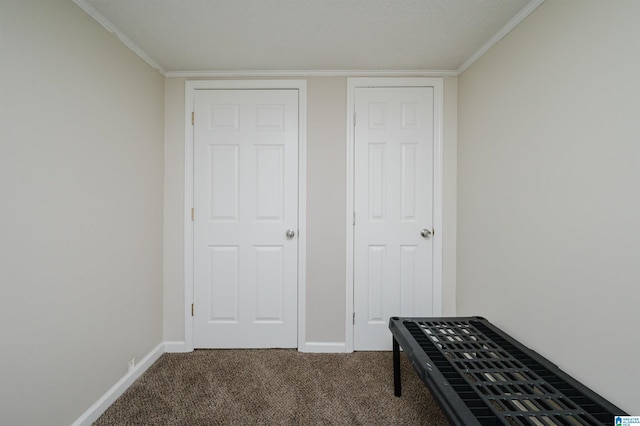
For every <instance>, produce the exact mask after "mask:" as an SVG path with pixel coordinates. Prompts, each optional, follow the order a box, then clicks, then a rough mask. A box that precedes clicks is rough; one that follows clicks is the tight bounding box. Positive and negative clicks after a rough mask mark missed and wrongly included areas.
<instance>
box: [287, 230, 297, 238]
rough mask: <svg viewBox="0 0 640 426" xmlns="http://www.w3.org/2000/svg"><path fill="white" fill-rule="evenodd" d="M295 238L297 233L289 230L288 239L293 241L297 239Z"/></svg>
mask: <svg viewBox="0 0 640 426" xmlns="http://www.w3.org/2000/svg"><path fill="white" fill-rule="evenodd" d="M295 236H296V232H295V231H294V230H293V229H289V230H288V231H287V238H288V239H292V238H293V237H295Z"/></svg>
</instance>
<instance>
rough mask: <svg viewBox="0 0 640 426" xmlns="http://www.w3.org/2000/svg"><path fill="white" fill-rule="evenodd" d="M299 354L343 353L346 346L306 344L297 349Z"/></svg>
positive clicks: (329, 343)
mask: <svg viewBox="0 0 640 426" xmlns="http://www.w3.org/2000/svg"><path fill="white" fill-rule="evenodd" d="M298 351H300V352H311V353H345V352H346V351H347V345H346V344H345V343H344V342H306V343H304V344H303V345H301V346H299V347H298Z"/></svg>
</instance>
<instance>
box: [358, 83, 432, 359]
mask: <svg viewBox="0 0 640 426" xmlns="http://www.w3.org/2000/svg"><path fill="white" fill-rule="evenodd" d="M360 87H432V88H433V102H434V105H433V114H434V117H433V124H434V135H433V227H434V230H435V233H434V235H433V295H432V296H433V299H432V300H433V315H434V316H440V315H442V241H443V238H442V237H443V235H442V234H443V226H442V190H443V189H442V185H443V182H442V179H443V177H442V176H443V164H444V158H443V145H442V144H443V130H442V129H443V115H442V114H443V102H444V101H443V99H444V98H443V87H444V84H443V80H442V78H385V77H380V78H375V77H372V78H348V79H347V153H346V154H347V212H346V213H347V215H346V224H347V241H346V243H347V264H346V271H347V274H346V283H347V285H346V288H347V294H346V314H347V316H346V318H345V323H346V331H345V339H346V348H345V350H346V352H353V313H354V309H353V302H354V296H353V289H354V282H353V279H354V278H353V273H354V270H353V266H354V265H353V260H354V253H353V250H354V241H353V239H354V232H353V217H354V200H353V197H354V173H355V166H354V161H355V156H354V149H355V143H354V131H353V130H354V129H353V128H354V123H353V116H354V111H355V103H354V99H355V97H354V96H355V89H356V88H360Z"/></svg>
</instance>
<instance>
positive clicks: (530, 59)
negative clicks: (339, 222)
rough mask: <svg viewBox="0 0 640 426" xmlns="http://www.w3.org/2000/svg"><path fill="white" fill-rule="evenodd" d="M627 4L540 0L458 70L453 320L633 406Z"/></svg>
mask: <svg viewBox="0 0 640 426" xmlns="http://www.w3.org/2000/svg"><path fill="white" fill-rule="evenodd" d="M639 16H640V2H637V1H622V0H617V1H614V2H604V1H583V0H563V1H555V0H548V1H546V2H545V3H544V4H543V5H542V6H541V7H540V8H538V9H537V10H536V11H535V12H534V13H533V14H531V15H530V16H529V17H528V18H527V19H526V20H525V21H524V22H523V23H522V24H520V25H519V26H518V27H517V28H516V29H515V30H514V31H513V32H511V33H510V34H509V35H507V36H506V37H505V38H504V39H502V41H500V42H499V43H498V44H497V45H496V46H494V47H493V48H492V49H491V50H490V51H489V52H488V53H487V54H485V55H484V56H483V57H482V58H481V59H480V60H479V61H477V62H476V63H475V64H473V65H472V66H471V67H470V68H469V69H468V70H467V71H466V72H464V73H463V74H462V75H461V76H460V77H459V92H458V94H459V95H458V108H459V110H458V112H459V116H458V120H459V121H458V123H459V127H458V138H459V139H458V212H459V213H458V217H459V219H458V270H457V272H458V281H457V287H458V293H457V307H458V314H461V315H471V314H478V315H483V316H486V317H488V318H489V319H490V320H492V321H493V322H495V323H496V324H497V325H499V326H501V327H503V328H504V329H505V330H507V331H508V332H511V333H512V334H513V335H514V336H516V337H517V338H519V339H521V340H522V341H523V342H524V343H525V344H527V345H528V346H530V347H531V348H533V349H535V350H537V351H538V352H540V353H541V354H543V355H545V356H547V357H548V358H550V359H551V360H552V361H553V362H555V363H557V364H558V365H559V366H560V367H561V368H563V369H565V370H566V371H568V372H569V373H571V374H573V375H575V376H576V378H578V379H579V380H581V381H582V382H583V383H585V384H586V385H588V386H591V387H593V388H594V389H595V390H597V391H598V392H600V393H601V394H602V395H603V396H605V397H607V398H609V399H611V400H612V401H613V402H614V403H617V404H618V405H620V406H621V408H622V409H625V410H626V411H628V412H630V413H631V414H634V413H635V414H637V413H640V392H638V383H639V382H640V368H638V360H639V359H640V339H639V338H638V336H639V335H640V333H639V332H638V329H637V325H638V301H639V300H640V287H639V286H638V283H640V268H639V267H638V256H639V255H640V243H639V242H638V241H639V240H638V235H640V221H639V220H638V211H640V197H639V196H638V193H639V192H638V183H639V182H640V136H639V135H640V85H638V75H637V74H638V69H639V68H640V26H639V25H638V22H637V20H638V17H639Z"/></svg>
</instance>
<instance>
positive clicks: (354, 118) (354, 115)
mask: <svg viewBox="0 0 640 426" xmlns="http://www.w3.org/2000/svg"><path fill="white" fill-rule="evenodd" d="M353 127H356V112H355V111H353Z"/></svg>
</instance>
